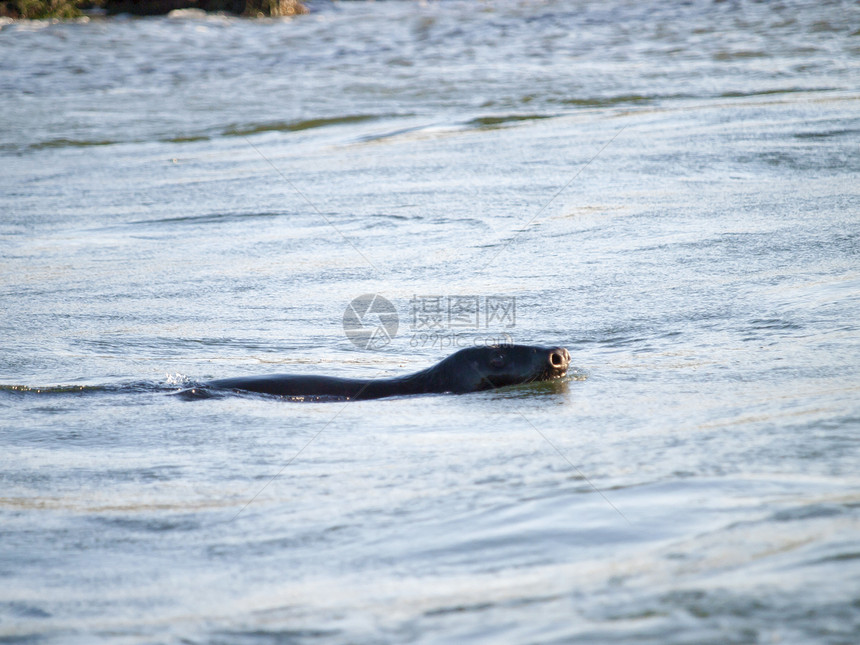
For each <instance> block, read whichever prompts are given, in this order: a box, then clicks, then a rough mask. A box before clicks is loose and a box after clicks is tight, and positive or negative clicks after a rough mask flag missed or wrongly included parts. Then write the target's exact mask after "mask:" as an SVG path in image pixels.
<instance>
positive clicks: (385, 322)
mask: <svg viewBox="0 0 860 645" xmlns="http://www.w3.org/2000/svg"><path fill="white" fill-rule="evenodd" d="M398 323H399V319H398V317H397V310H396V309H395V308H394V305H392V304H391V303H390V302H388V300H386V299H385V298H383V297H382V296H380V295H379V294H378V293H366V294H364V295H363V296H359V297H358V298H356V299H355V300H353V301H352V302H350V303H349V306H347V308H346V311H344V312H343V333H345V334H346V337H347V338H349V340H351V341H352V343H353V345H355V346H356V347H360V348H361V349H374V350H375V349H382V348H383V347H385V346H386V345H388V344H389V343H390V342H391V339H392V338H394V336H395V334H397V326H398Z"/></svg>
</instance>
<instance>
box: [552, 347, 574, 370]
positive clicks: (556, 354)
mask: <svg viewBox="0 0 860 645" xmlns="http://www.w3.org/2000/svg"><path fill="white" fill-rule="evenodd" d="M569 364H570V354H569V353H568V351H567V350H566V349H565V348H564V347H556V348H555V349H552V350H550V352H549V365H550V367H552V368H553V369H556V370H566V369H567V366H568V365H569Z"/></svg>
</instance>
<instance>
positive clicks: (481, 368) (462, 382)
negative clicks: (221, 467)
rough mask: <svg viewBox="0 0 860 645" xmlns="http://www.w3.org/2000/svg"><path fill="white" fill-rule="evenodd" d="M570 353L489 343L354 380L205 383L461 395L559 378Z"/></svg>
mask: <svg viewBox="0 0 860 645" xmlns="http://www.w3.org/2000/svg"><path fill="white" fill-rule="evenodd" d="M569 364H570V354H569V353H568V351H567V350H566V349H565V348H564V347H536V346H532V345H487V346H481V347H467V348H465V349H461V350H460V351H458V352H455V353H453V354H451V355H450V356H449V357H448V358H446V359H444V360H442V361H440V362H438V363H436V365H433V366H432V367H428V368H427V369H425V370H422V371H420V372H415V373H414V374H406V375H404V376H397V377H393V378H376V379H373V378H371V379H356V378H340V377H336V376H313V375H304V374H272V375H270V376H240V377H236V378H226V379H218V380H215V381H209V382H208V383H204V384H203V387H204V388H206V389H210V390H212V389H214V390H234V391H240V392H258V393H260V394H273V395H276V396H289V397H326V398H329V397H331V398H339V399H379V398H382V397H386V396H401V395H407V394H434V393H435V394H442V393H446V392H450V393H453V394H465V393H467V392H479V391H481V390H489V389H492V388H497V387H504V386H506V385H518V384H521V383H531V382H533V381H546V380H550V379H557V378H561V377H562V376H564V375H565V374H566V373H567V366H568V365H569Z"/></svg>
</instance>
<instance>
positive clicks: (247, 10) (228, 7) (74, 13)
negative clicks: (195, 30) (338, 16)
mask: <svg viewBox="0 0 860 645" xmlns="http://www.w3.org/2000/svg"><path fill="white" fill-rule="evenodd" d="M177 9H202V10H203V11H207V12H224V13H229V14H233V15H237V16H246V17H252V18H253V17H264V16H276V17H277V16H297V15H300V14H305V13H308V8H307V6H306V5H304V4H303V3H302V2H301V1H300V0H0V17H6V18H13V19H15V20H42V19H46V18H55V19H70V18H79V17H81V16H83V15H86V13H87V12H96V11H97V12H104V13H105V14H107V15H109V16H112V15H116V14H121V13H125V14H131V15H135V16H161V15H166V14H168V13H170V12H171V11H175V10H177Z"/></svg>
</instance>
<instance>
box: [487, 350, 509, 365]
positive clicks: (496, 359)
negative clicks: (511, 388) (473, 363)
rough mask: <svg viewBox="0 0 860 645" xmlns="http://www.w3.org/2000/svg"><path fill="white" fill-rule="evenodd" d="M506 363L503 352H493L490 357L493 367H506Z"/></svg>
mask: <svg viewBox="0 0 860 645" xmlns="http://www.w3.org/2000/svg"><path fill="white" fill-rule="evenodd" d="M504 365H505V355H504V354H501V353H496V354H493V357H492V358H491V359H490V366H491V367H504Z"/></svg>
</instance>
